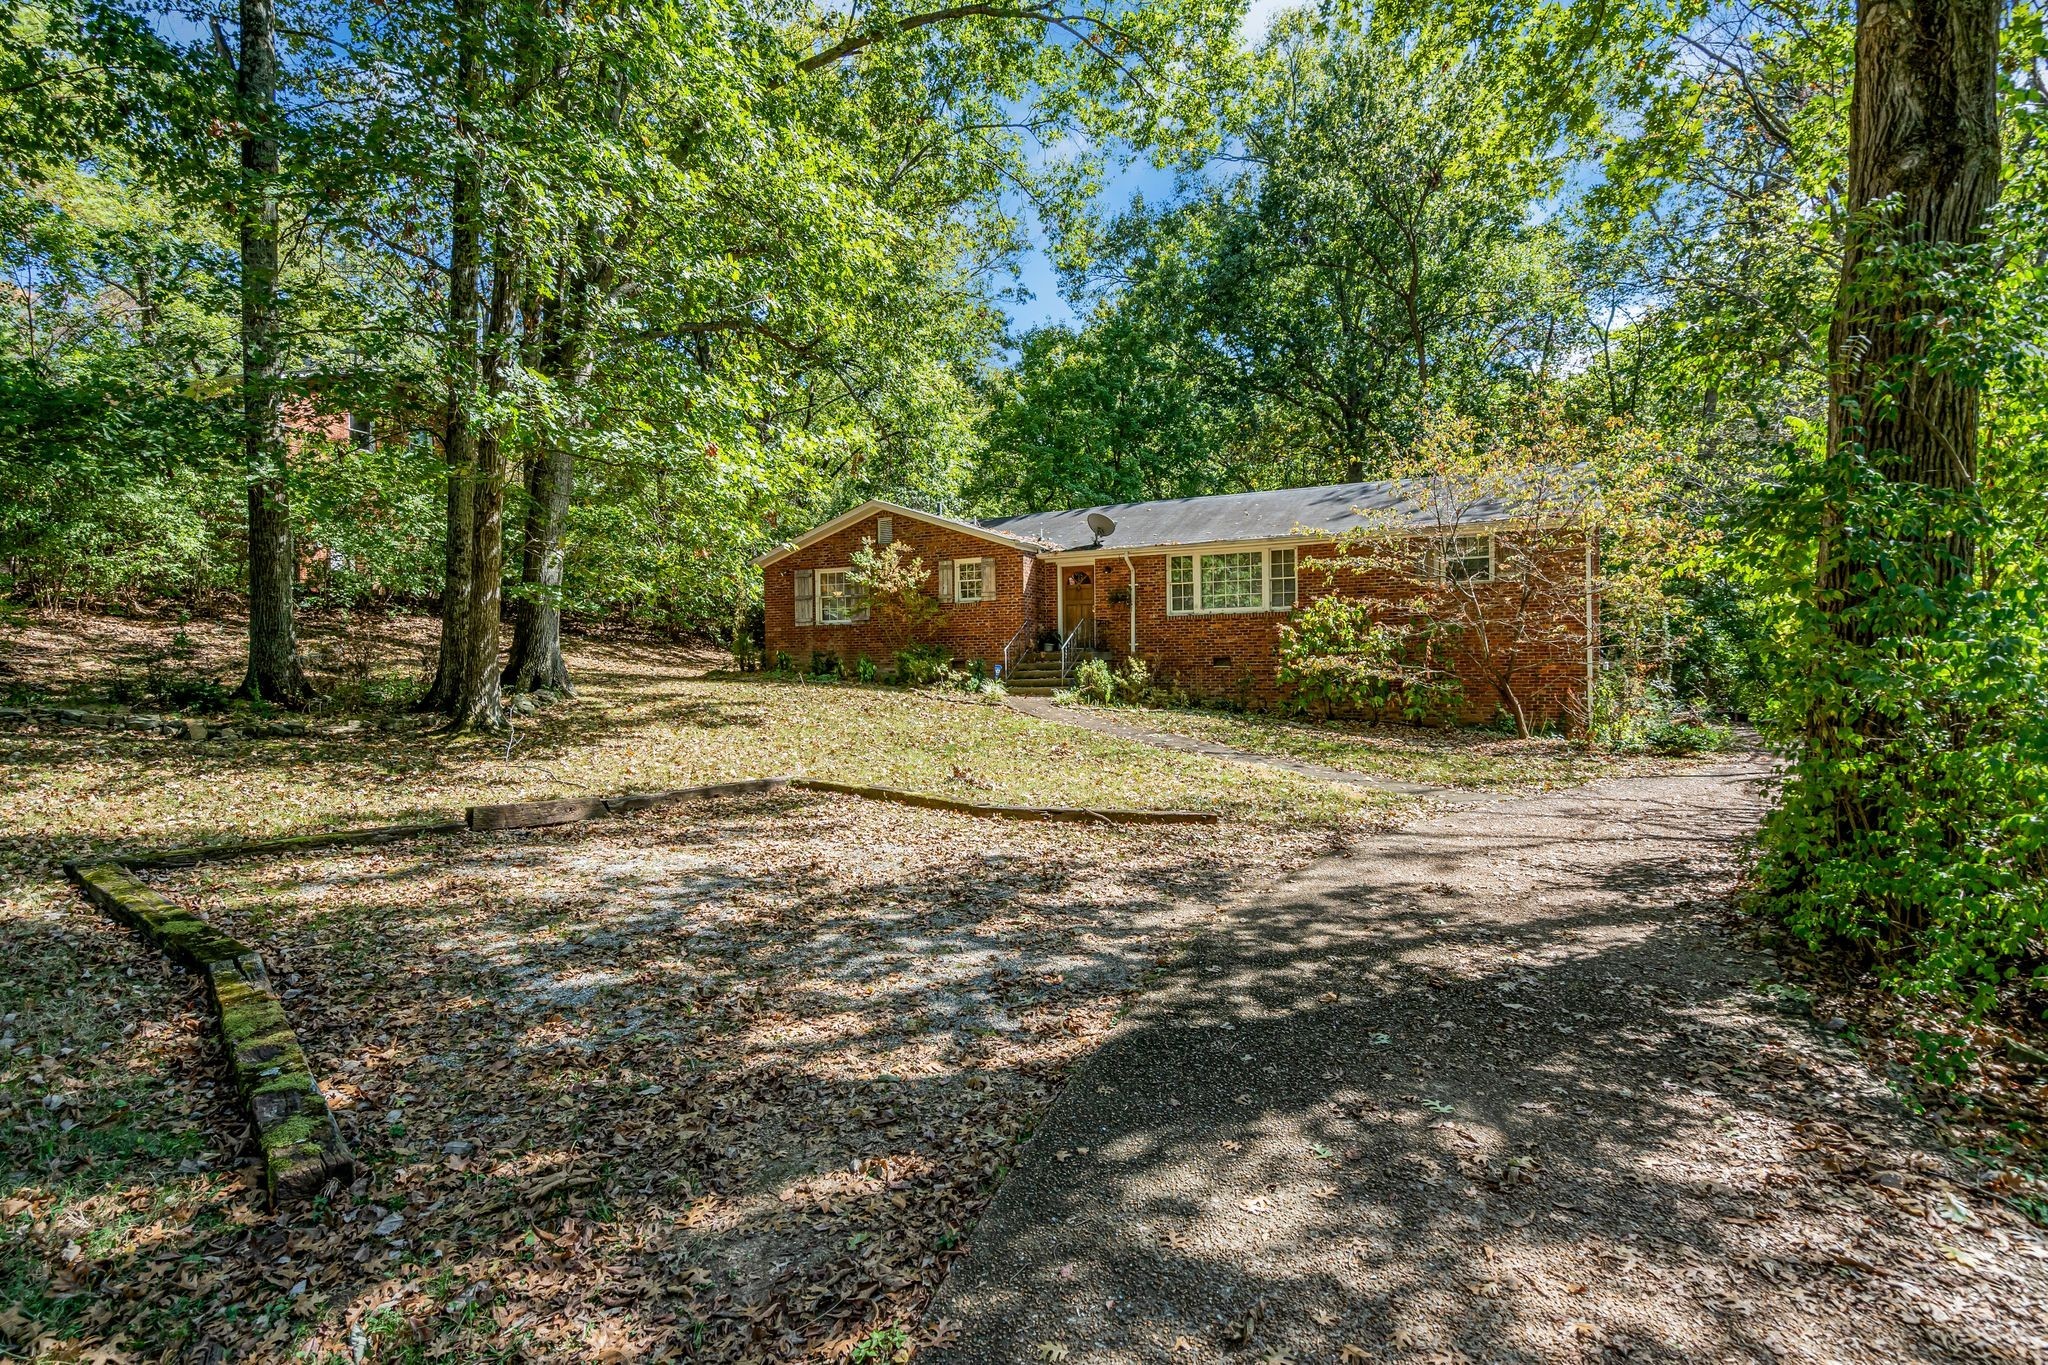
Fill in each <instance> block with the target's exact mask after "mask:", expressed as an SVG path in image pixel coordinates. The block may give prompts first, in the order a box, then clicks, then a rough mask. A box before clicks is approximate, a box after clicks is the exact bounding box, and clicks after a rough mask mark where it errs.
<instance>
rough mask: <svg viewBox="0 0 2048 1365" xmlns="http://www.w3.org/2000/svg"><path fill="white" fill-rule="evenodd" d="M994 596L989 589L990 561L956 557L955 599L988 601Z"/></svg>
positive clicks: (957, 600)
mask: <svg viewBox="0 0 2048 1365" xmlns="http://www.w3.org/2000/svg"><path fill="white" fill-rule="evenodd" d="M992 596H994V594H993V593H991V592H990V591H989V590H988V561H987V560H986V559H956V560H954V561H953V600H954V601H956V602H986V601H987V600H988V599H989V598H990V597H992Z"/></svg>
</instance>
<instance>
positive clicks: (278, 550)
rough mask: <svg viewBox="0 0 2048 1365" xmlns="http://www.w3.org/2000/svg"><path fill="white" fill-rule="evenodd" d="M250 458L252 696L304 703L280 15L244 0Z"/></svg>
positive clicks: (241, 81)
mask: <svg viewBox="0 0 2048 1365" xmlns="http://www.w3.org/2000/svg"><path fill="white" fill-rule="evenodd" d="M241 6H242V12H241V40H240V51H239V53H238V54H237V56H238V63H237V65H238V71H237V85H238V87H239V92H238V93H239V94H240V97H241V98H240V103H241V116H242V124H243V127H244V129H245V131H244V133H243V135H242V204H241V220H242V221H241V228H242V458H243V464H244V467H245V469H246V471H247V476H248V480H249V669H248V672H247V674H246V675H245V676H244V677H243V679H242V693H243V695H244V696H248V697H252V698H255V699H256V700H258V701H270V702H277V703H279V704H281V705H284V706H293V707H297V706H303V705H305V704H306V703H307V702H309V701H311V700H312V697H313V689H312V687H311V686H310V685H308V683H307V682H306V674H305V671H304V669H303V667H302V666H301V664H300V661H299V640H298V632H297V629H296V627H295V624H294V621H293V618H292V578H293V569H294V567H295V565H294V564H293V558H292V525H291V512H290V508H289V506H288V504H287V502H286V499H285V478H284V476H285V444H284V410H283V405H282V403H281V401H280V395H279V393H278V356H277V350H278V325H277V217H278V215H277V174H278V154H277V135H276V132H275V123H276V120H277V34H276V24H277V16H276V14H275V13H274V12H273V11H272V9H271V0H241Z"/></svg>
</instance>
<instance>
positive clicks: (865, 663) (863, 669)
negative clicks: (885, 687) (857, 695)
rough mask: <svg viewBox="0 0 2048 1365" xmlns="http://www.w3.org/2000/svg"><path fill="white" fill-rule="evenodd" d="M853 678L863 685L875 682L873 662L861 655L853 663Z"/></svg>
mask: <svg viewBox="0 0 2048 1365" xmlns="http://www.w3.org/2000/svg"><path fill="white" fill-rule="evenodd" d="M853 676H854V677H856V678H859V679H860V680H861V681H862V682H864V683H871V682H873V681H874V680H875V661H874V660H873V659H870V658H869V657H868V656H867V655H865V654H863V655H861V656H860V657H859V658H857V659H855V660H854V661H853Z"/></svg>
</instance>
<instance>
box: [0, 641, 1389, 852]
mask: <svg viewBox="0 0 2048 1365" xmlns="http://www.w3.org/2000/svg"><path fill="white" fill-rule="evenodd" d="M179 633H180V630H179V628H177V627H173V626H170V625H167V624H163V623H144V622H132V621H121V620H112V619H107V618H87V619H74V620H68V621H65V622H62V623H58V624H51V625H43V624H32V625H26V626H17V627H16V628H15V629H14V630H12V631H10V632H9V634H10V637H11V638H10V639H9V641H8V650H7V652H6V654H5V655H0V663H4V664H5V665H6V667H7V674H5V675H0V678H4V679H5V682H4V683H0V687H4V686H6V685H7V684H11V689H10V690H12V691H13V692H14V693H15V694H16V695H17V696H19V695H20V694H21V693H23V692H25V691H29V690H31V689H32V690H33V691H34V693H36V694H38V695H41V696H45V697H49V698H52V699H66V698H69V699H73V700H77V701H79V702H80V703H81V704H86V703H92V702H93V701H94V700H95V699H98V698H104V697H105V696H106V695H108V693H109V692H110V691H118V690H120V687H121V684H122V683H123V682H124V680H125V681H126V682H127V683H129V684H130V685H133V684H134V683H135V682H136V680H139V679H141V678H142V677H143V676H144V675H145V673H146V671H147V670H149V669H150V667H151V666H152V661H154V667H155V668H156V670H157V671H158V672H159V673H163V674H169V675H171V676H173V677H175V678H180V679H207V678H211V679H217V680H222V681H226V682H228V683H232V682H233V681H234V679H235V676H236V675H235V672H234V665H235V660H236V658H237V655H238V650H239V645H238V637H237V634H236V631H235V630H234V629H233V628H232V627H231V626H225V625H219V624H210V623H193V624H190V625H187V626H185V627H183V628H182V634H183V635H184V636H185V637H186V643H185V646H184V648H183V651H182V652H183V653H184V654H185V655H186V657H184V658H172V657H169V651H170V649H171V647H172V645H171V642H172V641H173V639H174V637H175V636H177V635H178V634H179ZM305 634H306V635H307V637H308V640H309V643H310V645H311V648H312V652H313V653H314V654H315V656H316V657H333V656H335V655H338V654H348V653H350V652H352V651H360V652H363V653H374V657H372V658H371V659H370V661H369V668H370V670H371V671H372V676H373V678H374V677H376V676H378V675H381V677H382V678H383V679H384V680H386V681H387V682H388V681H390V680H393V679H396V680H400V681H403V680H407V679H416V678H417V676H418V673H419V670H420V663H419V661H420V658H421V656H422V655H423V654H425V653H426V651H427V649H428V646H430V645H431V643H432V632H431V626H430V624H429V623H426V622H422V621H419V620H417V619H407V620H401V621H400V622H397V623H395V624H394V625H391V626H389V627H383V628H382V633H381V634H380V635H379V636H378V637H377V638H376V639H375V640H374V641H370V642H354V643H350V642H340V641H334V640H333V639H332V638H331V637H330V635H329V633H328V632H327V631H325V630H323V629H322V623H320V622H318V621H317V620H316V621H314V622H312V623H309V626H308V628H307V630H306V632H305ZM569 660H570V667H571V671H572V674H573V676H574V677H575V678H576V679H577V681H578V696H577V698H576V699H575V700H574V701H571V702H568V703H564V704H561V705H558V706H555V707H551V708H548V709H546V710H543V711H541V712H540V713H538V714H537V715H535V716H533V717H531V718H529V719H521V720H519V721H517V722H516V733H515V735H514V736H513V738H512V741H511V743H510V746H509V748H510V752H509V755H508V753H507V743H506V741H504V740H497V741H491V740H476V741H470V742H466V743H460V744H452V745H451V744H448V743H446V742H443V741H441V740H439V739H437V738H434V737H432V736H430V735H424V734H422V733H420V732H419V730H418V729H417V728H415V726H414V724H413V718H412V717H410V716H407V715H405V714H404V713H403V712H395V713H394V712H383V713H366V715H365V716H364V717H363V718H362V719H359V720H358V721H356V722H355V724H357V725H358V726H359V727H360V728H359V729H358V730H356V732H354V733H348V734H341V735H331V736H330V735H322V734H320V733H318V732H319V731H320V730H322V729H330V730H331V729H335V728H343V727H345V726H346V725H347V724H348V723H349V722H347V721H346V719H345V718H344V717H345V713H341V712H337V713H334V714H332V715H329V716H326V717H321V718H316V719H315V722H314V725H315V731H316V733H315V734H314V735H313V736H311V737H309V738H306V739H265V740H256V741H234V740H225V741H223V740H210V741H207V742H205V743H199V744H194V743H190V742H186V741H183V740H173V739H167V738H163V737H161V736H157V735H149V734H142V733H138V732H132V731H122V730H113V731H106V732H96V731H92V730H85V729H80V728H77V727H64V726H43V727H40V728H37V727H28V728H24V727H22V726H20V725H18V724H14V725H0V831H4V834H0V857H4V858H7V859H9V860H10V861H12V862H14V863H15V865H16V866H20V865H21V862H22V860H26V861H27V862H28V863H29V864H30V865H32V866H36V867H39V868H48V867H51V866H54V865H56V864H57V863H59V862H61V861H62V860H63V859H64V858H68V857H76V856H79V855H81V854H83V853H85V852H87V851H88V850H91V849H95V848H105V847H107V846H109V845H112V844H119V843H129V844H148V845H162V844H166V843H186V842H201V841H207V840H215V839H238V838H247V837H252V836H257V835H281V834H292V833H306V832H311V831H313V830H316V829H325V828H335V827H345V826H355V825H367V824H377V823H384V822H390V821H400V820H408V819H422V818H431V817H435V816H445V815H446V814H448V813H450V812H459V809H460V808H461V807H462V806H464V805H467V804H470V803H479V802H498V801H516V800H526V799H543V798H547V797H556V796H573V795H580V794H592V793H614V792H623V791H629V790H647V789H657V788H663V787H676V786H686V785H691V784H695V783H702V782H712V781H718V780H724V779H732V778H742V777H765V776H770V775H774V774H783V773H799V774H803V775H807V776H811V777H821V778H832V779H838V780H841V781H850V782H869V783H883V784H887V785H894V786H903V787H909V788H913V789H916V790H919V791H926V792H934V793H940V794H945V795H951V796H956V797H961V798H965V799H970V800H983V801H1014V802H1027V803H1048V804H1069V805H1090V806H1150V807H1161V806H1172V807H1195V808H1203V809H1218V810H1221V811H1222V812H1224V813H1225V814H1226V815H1227V816H1228V817H1230V818H1231V819H1233V820H1242V821H1244V822H1247V823H1250V824H1256V825H1287V826H1292V825H1298V824H1302V823H1309V824H1314V825H1318V826H1322V827H1332V828H1334V827H1342V826H1345V825H1351V824H1357V823H1360V822H1366V823H1370V822H1373V821H1375V820H1376V819H1379V818H1383V817H1384V815H1385V814H1386V812H1387V809H1388V805H1387V803H1386V802H1385V801H1384V800H1383V799H1381V798H1379V797H1377V796H1376V795H1375V794H1372V793H1362V792H1359V791H1355V790H1344V789H1339V788H1334V787H1332V786H1330V785H1329V784H1327V783H1321V782H1316V781H1313V780H1310V779H1307V778H1302V777H1297V776H1293V775H1290V774H1286V773H1280V772H1272V773H1265V772H1256V771H1254V772H1247V771H1246V770H1245V769H1243V768H1242V767H1239V766H1237V765H1233V764H1228V763H1221V762H1218V761H1216V760H1213V759H1208V758H1203V757H1200V756H1195V755H1185V754H1174V753H1167V752H1163V751H1161V750H1158V749H1154V748H1149V747H1147V746H1145V745H1143V744H1138V743H1133V742H1130V741H1127V740H1122V739H1117V738H1113V737H1109V736H1103V735H1096V734H1090V733H1087V732H1085V731H1080V730H1076V729H1073V728H1071V727H1067V726H1060V725H1050V724H1046V723H1044V722H1041V721H1037V720H1034V719H1031V718H1030V717H1027V716H1022V715H1018V714H1016V713H1015V712H1013V711H1011V710H1009V709H1008V708H1006V707H1004V706H1001V705H1000V704H998V703H995V702H993V701H991V700H988V699H981V698H973V697H967V696H963V695H959V694H934V693H909V692H901V691H896V690H893V689H889V688H879V687H862V686H859V685H857V684H851V683H813V682H788V681H777V680H774V679H767V678H763V677H761V676H760V675H746V676H744V677H741V676H719V675H717V674H716V673H709V674H707V668H708V666H710V665H715V664H716V663H718V662H719V659H718V658H717V657H715V656H711V655H706V654H697V655H692V654H691V653H689V652H688V651H685V650H682V649H679V648H677V647H675V646H669V645H660V644H649V643H644V642H639V641H610V640H599V641H582V642H575V643H572V644H571V646H570V648H569ZM316 676H319V675H316ZM321 680H322V681H323V682H325V683H326V684H327V685H328V686H329V687H330V688H331V689H333V690H336V691H345V690H348V689H349V688H350V684H349V683H348V682H346V681H345V680H343V679H341V678H338V677H336V676H334V675H331V674H330V675H328V676H326V677H324V678H322V679H321ZM354 686H355V688H356V689H357V690H360V688H361V683H360V682H357V683H356V684H355V685H354ZM387 690H388V689H387ZM0 700H4V698H0ZM101 704H104V703H103V702H102V703H101ZM133 709H134V710H136V711H151V712H156V713H166V714H167V713H170V712H171V711H172V710H173V709H174V708H170V707H165V706H161V705H151V704H148V703H143V704H138V705H136V706H135V707H134V708H133ZM198 713H199V712H195V711H187V712H184V713H183V714H198ZM337 721H340V722H341V726H337V725H336V724H335V722H337ZM385 724H389V725H392V726H393V727H395V728H391V729H385V728H381V727H382V726H383V725H385Z"/></svg>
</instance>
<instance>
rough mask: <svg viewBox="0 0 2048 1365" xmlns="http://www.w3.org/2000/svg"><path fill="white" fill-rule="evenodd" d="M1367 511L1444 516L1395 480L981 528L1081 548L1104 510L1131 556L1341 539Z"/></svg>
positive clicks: (1043, 516) (1490, 505)
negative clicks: (1154, 550) (1223, 544)
mask: <svg viewBox="0 0 2048 1365" xmlns="http://www.w3.org/2000/svg"><path fill="white" fill-rule="evenodd" d="M1361 511H1363V512H1365V513H1368V514H1376V515H1373V516H1372V518H1371V523H1370V524H1376V525H1383V524H1384V522H1383V521H1382V520H1381V518H1383V517H1385V516H1386V514H1388V513H1393V514H1395V515H1397V516H1400V517H1402V518H1403V519H1405V520H1406V521H1407V522H1408V524H1409V525H1411V526H1415V527H1418V528H1420V527H1429V526H1435V525H1437V524H1438V518H1437V517H1436V515H1435V514H1434V513H1433V512H1432V511H1430V510H1429V508H1428V507H1427V506H1426V503H1425V498H1424V496H1423V490H1421V489H1419V488H1417V487H1416V486H1415V485H1414V484H1412V483H1406V484H1404V483H1403V482H1401V481H1400V480H1395V479H1381V480H1378V481H1376V482H1371V483H1333V484H1326V485H1324V486H1323V487H1321V488H1278V489H1274V490H1272V491H1270V492H1265V493H1218V494H1215V495H1212V496H1210V497H1205V498H1165V499H1161V500H1160V501H1158V502H1119V503H1111V504H1109V505H1107V506H1104V507H1075V508H1070V509H1068V510H1066V511H1064V512H1027V513H1025V514H1024V515H1023V516H1017V517H993V518H990V519H989V520H987V521H982V522H977V523H976V524H977V525H979V526H980V527H982V528H983V529H984V530H989V531H995V532H998V533H1000V534H1002V535H1007V536H1018V537H1022V538H1024V539H1027V540H1035V541H1039V542H1041V543H1043V544H1047V545H1051V546H1054V547H1056V548H1058V549H1062V550H1077V549H1082V548H1084V547H1092V546H1094V545H1095V544H1096V539H1095V533H1094V532H1093V531H1091V530H1089V529H1088V514H1089V513H1090V512H1100V513H1101V514H1102V515H1103V516H1106V517H1108V518H1109V519H1110V520H1111V521H1113V522H1115V523H1116V530H1114V531H1112V532H1111V533H1110V534H1108V535H1106V536H1104V537H1102V540H1101V548H1103V549H1105V550H1124V549H1136V548H1138V547H1140V546H1149V545H1206V544H1210V543H1213V542H1216V541H1228V540H1278V539H1280V538H1282V537H1285V536H1292V535H1303V534H1315V533H1317V532H1325V533H1328V534H1332V535H1335V534H1338V533H1341V532H1344V531H1348V530H1351V529H1353V528H1355V527H1358V526H1361V525H1366V524H1368V518H1367V517H1366V516H1361V515H1360V512H1361ZM1508 515H1509V513H1508V511H1507V509H1506V507H1505V506H1504V505H1502V504H1501V503H1499V502H1498V501H1496V500H1493V499H1487V500H1485V501H1482V502H1480V503H1478V504H1476V505H1475V506H1472V507H1469V508H1462V509H1460V511H1459V514H1458V516H1457V518H1456V521H1457V522H1458V523H1459V524H1470V523H1473V522H1485V521H1501V520H1505V519H1506V518H1507V517H1508Z"/></svg>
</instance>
